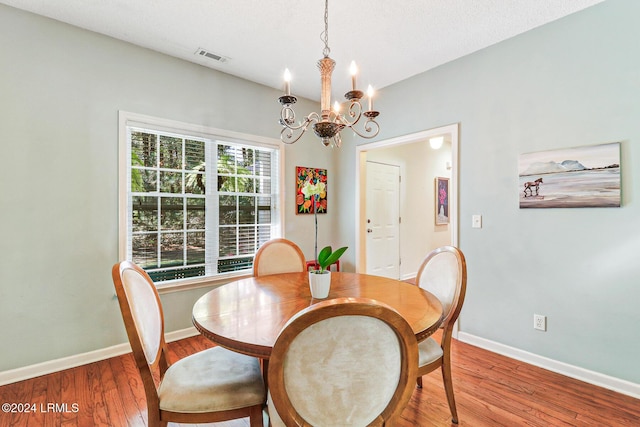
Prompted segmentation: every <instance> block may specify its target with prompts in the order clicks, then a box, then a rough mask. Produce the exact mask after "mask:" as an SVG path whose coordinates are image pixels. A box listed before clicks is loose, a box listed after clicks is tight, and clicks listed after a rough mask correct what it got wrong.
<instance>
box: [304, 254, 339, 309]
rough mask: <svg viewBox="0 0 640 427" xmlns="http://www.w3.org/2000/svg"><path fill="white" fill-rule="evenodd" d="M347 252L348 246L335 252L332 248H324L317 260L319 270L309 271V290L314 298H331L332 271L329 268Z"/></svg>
mask: <svg viewBox="0 0 640 427" xmlns="http://www.w3.org/2000/svg"><path fill="white" fill-rule="evenodd" d="M346 250H347V246H343V247H342V248H340V249H336V250H335V252H334V251H333V250H332V249H331V246H325V247H324V248H322V250H321V251H320V253H319V254H318V257H317V260H316V262H317V264H318V267H319V268H318V269H314V270H310V271H309V288H310V289H311V296H312V297H313V298H318V299H323V298H326V297H327V296H329V288H330V287H331V271H330V270H329V269H328V268H329V266H330V265H331V264H333V263H334V262H336V261H337V260H338V259H340V257H341V256H342V254H343V253H344V252H345V251H346Z"/></svg>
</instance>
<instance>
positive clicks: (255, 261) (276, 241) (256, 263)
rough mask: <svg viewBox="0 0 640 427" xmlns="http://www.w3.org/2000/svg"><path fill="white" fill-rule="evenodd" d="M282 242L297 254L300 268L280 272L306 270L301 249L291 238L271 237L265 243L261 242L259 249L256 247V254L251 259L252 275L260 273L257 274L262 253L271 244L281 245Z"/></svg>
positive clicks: (267, 249)
mask: <svg viewBox="0 0 640 427" xmlns="http://www.w3.org/2000/svg"><path fill="white" fill-rule="evenodd" d="M283 244H284V245H287V246H290V247H291V248H292V249H293V250H294V251H295V253H296V254H297V255H298V257H299V258H300V269H296V270H292V271H281V272H280V273H296V272H302V271H307V262H306V260H305V257H304V254H303V253H302V250H301V249H300V247H299V246H298V245H296V244H295V243H293V242H292V241H291V240H287V239H282V238H276V239H271V240H269V241H268V242H266V243H265V244H263V245H262V246H260V249H258V252H256V255H255V257H254V259H253V275H254V276H259V275H260V274H259V269H260V259H261V258H262V256H263V255H264V253H265V252H267V251H269V249H270V248H271V247H272V246H273V245H283Z"/></svg>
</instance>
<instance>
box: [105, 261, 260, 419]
mask: <svg viewBox="0 0 640 427" xmlns="http://www.w3.org/2000/svg"><path fill="white" fill-rule="evenodd" d="M126 270H134V271H135V272H137V273H138V274H140V275H141V276H142V277H144V278H145V280H146V281H147V282H148V284H149V287H150V288H151V289H152V291H153V293H154V295H155V308H156V309H157V311H158V314H159V318H160V336H159V337H158V351H157V353H156V354H154V355H148V356H149V358H150V359H151V360H150V361H148V360H147V356H145V352H144V348H143V339H142V337H141V335H140V333H139V331H138V328H137V327H136V325H135V321H134V317H133V310H132V307H131V304H130V302H129V298H128V297H127V293H126V290H125V287H124V284H123V275H124V272H125V271H126ZM111 273H112V277H113V283H114V286H115V289H116V295H117V297H118V302H119V304H120V311H121V312H122V318H123V320H124V325H125V328H126V330H127V336H128V338H129V343H130V344H131V349H132V350H133V356H134V359H135V362H136V366H137V367H138V371H139V372H140V376H141V377H142V383H143V385H144V392H145V397H146V399H147V412H148V425H149V426H162V427H164V426H166V425H167V423H168V422H176V423H190V424H193V423H211V422H219V421H227V420H233V419H237V418H244V417H249V418H250V426H251V427H262V425H263V422H262V404H260V405H255V406H250V407H243V408H238V409H233V410H226V411H215V412H199V413H186V412H185V413H182V412H172V411H165V410H161V409H160V400H159V397H158V385H159V382H160V381H162V378H163V377H164V374H165V372H166V371H167V369H168V368H169V366H171V363H170V362H169V358H168V351H167V344H166V341H165V337H164V313H163V309H162V303H161V301H160V296H159V295H158V290H157V289H156V286H155V285H154V283H153V281H152V280H151V278H150V277H149V275H148V274H147V272H146V271H144V270H143V269H142V268H140V267H139V266H137V265H136V264H134V263H132V262H130V261H123V262H120V263H118V264H115V265H114V266H113V268H112V270H111Z"/></svg>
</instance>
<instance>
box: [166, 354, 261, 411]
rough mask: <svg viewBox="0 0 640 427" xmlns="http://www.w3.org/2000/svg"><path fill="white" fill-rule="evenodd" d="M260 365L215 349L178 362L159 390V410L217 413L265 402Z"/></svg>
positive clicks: (250, 359)
mask: <svg viewBox="0 0 640 427" xmlns="http://www.w3.org/2000/svg"><path fill="white" fill-rule="evenodd" d="M264 394H265V390H264V385H263V384H262V372H261V371H260V362H259V361H258V360H257V359H256V358H253V357H249V356H245V355H243V354H239V353H234V352H232V351H229V350H226V349H224V348H222V347H214V348H210V349H208V350H205V351H201V352H199V353H195V354H193V355H191V356H187V357H185V358H183V359H180V360H178V361H177V362H176V363H174V364H173V365H171V366H170V367H169V369H167V371H166V372H165V374H164V378H163V380H162V382H161V383H160V386H159V387H158V398H159V399H160V410H163V411H171V412H189V413H197V412H216V411H227V410H231V409H238V408H243V407H247V406H254V405H260V404H262V403H263V402H264Z"/></svg>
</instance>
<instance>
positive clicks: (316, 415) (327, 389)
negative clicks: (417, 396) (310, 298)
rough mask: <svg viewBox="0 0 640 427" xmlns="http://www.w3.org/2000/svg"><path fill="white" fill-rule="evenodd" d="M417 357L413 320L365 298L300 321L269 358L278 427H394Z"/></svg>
mask: <svg viewBox="0 0 640 427" xmlns="http://www.w3.org/2000/svg"><path fill="white" fill-rule="evenodd" d="M417 367H418V350H417V341H416V338H415V334H414V333H413V331H412V330H411V327H410V326H409V324H408V323H407V321H406V320H405V319H404V318H403V317H402V316H400V314H398V312H396V311H395V310H394V309H392V308H391V307H389V306H387V305H385V304H382V303H379V302H377V301H374V300H370V299H365V298H338V299H333V300H328V301H323V302H321V303H318V304H314V305H312V306H311V307H308V308H306V309H304V310H303V311H301V312H300V313H298V314H296V315H295V316H294V317H293V318H292V319H291V320H290V321H289V322H288V323H287V324H286V325H285V327H284V329H283V330H282V331H281V332H280V335H279V336H278V338H277V340H276V342H275V344H274V346H273V350H272V352H271V357H270V359H269V381H268V382H269V402H268V408H269V419H270V422H271V425H272V426H287V427H289V426H314V427H323V426H327V427H336V426H359V427H364V426H384V425H391V423H392V422H393V420H395V419H397V417H399V416H400V414H401V413H402V411H403V409H404V408H405V406H406V405H407V403H408V402H409V398H410V397H411V394H412V392H413V389H414V379H415V378H416V375H417Z"/></svg>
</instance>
